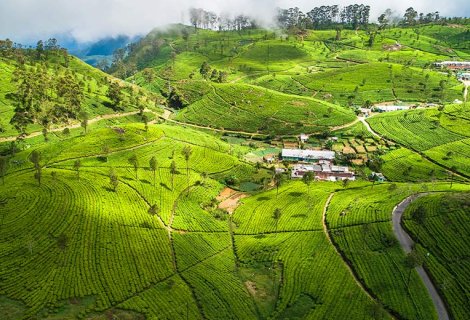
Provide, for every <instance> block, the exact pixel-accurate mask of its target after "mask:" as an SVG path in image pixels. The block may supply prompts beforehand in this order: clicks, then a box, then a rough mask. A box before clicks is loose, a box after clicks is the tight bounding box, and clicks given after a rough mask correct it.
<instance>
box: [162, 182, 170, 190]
mask: <svg viewBox="0 0 470 320" xmlns="http://www.w3.org/2000/svg"><path fill="white" fill-rule="evenodd" d="M160 186H162V187H163V188H165V189H167V190H168V191H171V189H170V188H169V187H168V186H167V185H166V184H165V183H163V182H160Z"/></svg>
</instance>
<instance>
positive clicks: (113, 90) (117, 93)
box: [106, 81, 123, 110]
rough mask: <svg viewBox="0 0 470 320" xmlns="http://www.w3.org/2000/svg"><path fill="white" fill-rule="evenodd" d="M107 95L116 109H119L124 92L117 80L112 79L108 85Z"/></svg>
mask: <svg viewBox="0 0 470 320" xmlns="http://www.w3.org/2000/svg"><path fill="white" fill-rule="evenodd" d="M106 96H107V97H108V99H109V100H111V103H112V104H113V106H114V109H115V110H116V109H119V108H120V105H121V102H122V100H123V94H122V92H121V86H120V85H119V83H118V82H116V81H110V82H109V85H108V91H107V93H106Z"/></svg>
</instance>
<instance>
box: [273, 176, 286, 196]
mask: <svg viewBox="0 0 470 320" xmlns="http://www.w3.org/2000/svg"><path fill="white" fill-rule="evenodd" d="M283 178H284V177H283V175H282V173H276V174H275V175H274V185H275V186H276V198H277V196H278V195H279V187H280V186H281V185H282V182H283Z"/></svg>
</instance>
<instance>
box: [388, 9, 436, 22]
mask: <svg viewBox="0 0 470 320" xmlns="http://www.w3.org/2000/svg"><path fill="white" fill-rule="evenodd" d="M380 17H382V16H380ZM440 19H441V17H440V15H439V12H438V11H435V12H430V13H427V14H424V13H422V12H421V13H419V14H418V11H416V10H415V9H413V7H409V8H408V9H406V11H405V14H404V15H403V21H402V24H404V25H415V24H423V23H430V22H439V21H440Z"/></svg>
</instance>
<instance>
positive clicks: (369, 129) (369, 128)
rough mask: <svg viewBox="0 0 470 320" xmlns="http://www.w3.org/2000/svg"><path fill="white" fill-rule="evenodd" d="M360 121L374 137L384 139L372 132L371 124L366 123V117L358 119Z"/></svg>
mask: <svg viewBox="0 0 470 320" xmlns="http://www.w3.org/2000/svg"><path fill="white" fill-rule="evenodd" d="M358 120H359V121H361V122H362V123H363V124H364V126H366V128H367V131H369V132H370V133H372V135H373V136H374V137H378V138H380V139H383V138H382V137H381V136H380V135H379V134H377V133H376V132H375V131H374V130H372V128H371V127H370V124H369V122H367V121H366V118H364V117H358Z"/></svg>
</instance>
